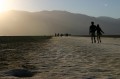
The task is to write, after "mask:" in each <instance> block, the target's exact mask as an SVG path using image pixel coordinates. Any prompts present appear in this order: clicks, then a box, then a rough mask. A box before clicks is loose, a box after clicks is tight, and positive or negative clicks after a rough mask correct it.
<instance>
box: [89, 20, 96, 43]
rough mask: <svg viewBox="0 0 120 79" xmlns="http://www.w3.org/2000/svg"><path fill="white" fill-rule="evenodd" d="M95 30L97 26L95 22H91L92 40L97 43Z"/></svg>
mask: <svg viewBox="0 0 120 79" xmlns="http://www.w3.org/2000/svg"><path fill="white" fill-rule="evenodd" d="M95 32H96V26H95V25H94V22H91V26H90V28H89V34H90V35H91V41H92V43H93V41H94V43H96V39H95Z"/></svg>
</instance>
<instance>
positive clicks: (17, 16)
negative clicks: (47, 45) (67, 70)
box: [0, 10, 120, 36]
mask: <svg viewBox="0 0 120 79" xmlns="http://www.w3.org/2000/svg"><path fill="white" fill-rule="evenodd" d="M91 21H94V22H95V24H96V25H97V24H99V25H100V27H101V28H102V30H103V31H104V32H105V34H106V35H120V18H118V19H115V18H111V17H106V16H101V17H92V16H88V15H84V14H80V13H71V12H67V11H58V10H54V11H40V12H27V11H15V10H12V11H8V12H5V13H3V14H0V35H1V36H14V35H15V36H16V35H22V36H23V35H54V34H55V33H70V34H72V35H88V34H89V26H90V25H91Z"/></svg>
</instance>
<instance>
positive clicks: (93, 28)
mask: <svg viewBox="0 0 120 79" xmlns="http://www.w3.org/2000/svg"><path fill="white" fill-rule="evenodd" d="M96 32H97V41H98V43H101V35H102V33H104V32H103V31H102V29H101V28H100V26H99V24H97V26H96V25H94V22H91V26H90V28H89V34H90V35H91V41H92V43H96V38H95V37H96Z"/></svg>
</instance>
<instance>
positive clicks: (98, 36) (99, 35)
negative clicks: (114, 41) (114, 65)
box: [96, 24, 104, 43]
mask: <svg viewBox="0 0 120 79" xmlns="http://www.w3.org/2000/svg"><path fill="white" fill-rule="evenodd" d="M96 30H97V41H98V43H101V35H102V33H104V32H103V31H102V29H101V28H100V26H99V24H97V28H96Z"/></svg>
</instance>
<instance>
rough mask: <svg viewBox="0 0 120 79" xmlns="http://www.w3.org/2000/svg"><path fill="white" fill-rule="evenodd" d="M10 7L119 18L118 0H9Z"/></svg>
mask: <svg viewBox="0 0 120 79" xmlns="http://www.w3.org/2000/svg"><path fill="white" fill-rule="evenodd" d="M9 2H11V3H10V7H11V9H15V10H25V11H41V10H65V11H69V12H73V13H82V14H87V15H90V16H110V17H114V18H120V0H9Z"/></svg>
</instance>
